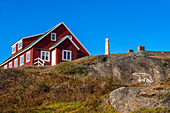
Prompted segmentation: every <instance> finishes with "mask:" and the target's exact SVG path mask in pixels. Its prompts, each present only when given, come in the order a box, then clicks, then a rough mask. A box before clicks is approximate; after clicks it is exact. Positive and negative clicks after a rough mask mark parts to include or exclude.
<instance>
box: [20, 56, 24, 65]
mask: <svg viewBox="0 0 170 113" xmlns="http://www.w3.org/2000/svg"><path fill="white" fill-rule="evenodd" d="M22 57H23V62H22V64H21V58H22ZM22 65H24V55H22V56H20V66H22Z"/></svg>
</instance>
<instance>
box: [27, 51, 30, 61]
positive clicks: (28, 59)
mask: <svg viewBox="0 0 170 113" xmlns="http://www.w3.org/2000/svg"><path fill="white" fill-rule="evenodd" d="M29 61H30V51H28V52H27V55H26V62H29Z"/></svg>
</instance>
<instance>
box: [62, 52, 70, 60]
mask: <svg viewBox="0 0 170 113" xmlns="http://www.w3.org/2000/svg"><path fill="white" fill-rule="evenodd" d="M64 52H66V59H65V58H64ZM68 52H70V59H67V55H68V54H67V53H68ZM62 60H64V61H71V60H72V51H71V50H63V51H62Z"/></svg>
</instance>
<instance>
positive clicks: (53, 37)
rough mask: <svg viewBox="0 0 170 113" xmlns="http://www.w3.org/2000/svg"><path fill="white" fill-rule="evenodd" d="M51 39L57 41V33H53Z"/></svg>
mask: <svg viewBox="0 0 170 113" xmlns="http://www.w3.org/2000/svg"><path fill="white" fill-rule="evenodd" d="M51 41H56V33H51Z"/></svg>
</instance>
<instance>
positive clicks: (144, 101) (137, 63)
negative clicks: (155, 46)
mask: <svg viewBox="0 0 170 113" xmlns="http://www.w3.org/2000/svg"><path fill="white" fill-rule="evenodd" d="M0 81H1V82H0V112H35V113H36V112H49V113H51V112H57V113H58V112H74V113H81V112H82V113H83V112H108V113H109V112H110V113H113V112H120V113H121V112H122V113H125V112H127V113H128V112H148V111H149V112H154V111H159V112H167V113H168V112H169V111H170V109H169V108H170V105H169V103H170V102H169V100H170V88H169V86H170V58H169V57H167V56H166V57H164V56H150V55H147V54H144V53H139V54H134V53H133V54H131V53H130V54H112V55H97V56H91V57H84V58H81V59H78V60H75V61H72V62H64V63H60V64H59V65H57V66H55V67H35V66H27V67H18V68H13V69H6V70H3V69H1V70H0ZM135 103H136V104H135Z"/></svg>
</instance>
